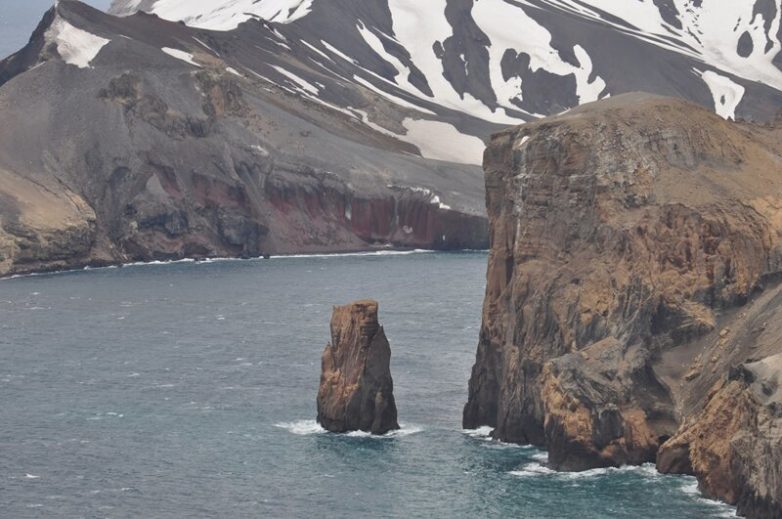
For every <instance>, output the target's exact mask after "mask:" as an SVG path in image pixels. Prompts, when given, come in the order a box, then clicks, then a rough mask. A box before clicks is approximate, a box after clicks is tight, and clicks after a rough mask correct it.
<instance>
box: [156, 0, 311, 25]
mask: <svg viewBox="0 0 782 519" xmlns="http://www.w3.org/2000/svg"><path fill="white" fill-rule="evenodd" d="M312 2H313V0H222V1H218V2H215V0H158V1H157V2H156V3H155V4H154V7H153V8H152V13H153V14H156V15H158V16H159V17H161V18H164V19H166V20H173V21H182V22H184V23H185V24H186V25H190V26H191V27H198V28H199V29H210V30H213V31H230V30H233V29H236V28H237V27H238V26H239V24H241V23H243V22H246V21H247V20H251V19H253V18H261V19H263V20H267V21H270V22H276V23H290V22H293V21H295V20H298V19H300V18H303V17H305V16H307V15H308V14H309V13H310V11H311V10H312Z"/></svg>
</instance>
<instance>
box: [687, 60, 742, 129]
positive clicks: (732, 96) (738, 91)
mask: <svg viewBox="0 0 782 519" xmlns="http://www.w3.org/2000/svg"><path fill="white" fill-rule="evenodd" d="M694 72H695V73H696V74H697V75H699V76H700V77H701V78H702V79H703V81H704V82H705V83H706V84H707V85H708V87H709V90H710V91H711V95H712V97H713V98H714V110H715V111H716V112H717V114H718V115H719V116H720V117H724V118H725V119H735V118H736V107H738V105H739V103H740V102H741V100H742V98H743V97H744V92H745V88H744V87H743V86H741V85H739V84H738V83H736V82H734V81H733V80H732V79H730V78H729V77H727V76H723V75H720V74H717V73H716V72H714V71H713V70H707V71H705V72H703V71H700V70H695V71H694Z"/></svg>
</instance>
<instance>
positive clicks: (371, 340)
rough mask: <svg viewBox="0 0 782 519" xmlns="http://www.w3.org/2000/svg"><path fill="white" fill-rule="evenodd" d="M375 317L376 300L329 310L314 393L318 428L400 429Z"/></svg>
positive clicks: (383, 338)
mask: <svg viewBox="0 0 782 519" xmlns="http://www.w3.org/2000/svg"><path fill="white" fill-rule="evenodd" d="M377 313H378V304H377V302H375V301H357V302H354V303H352V304H349V305H345V306H337V307H334V313H333V315H332V317H331V344H329V345H328V346H326V349H325V350H324V352H323V357H322V371H321V377H320V388H319V389H318V423H319V424H321V425H322V426H323V427H324V428H325V429H327V430H329V431H331V432H348V431H366V432H371V433H372V434H385V433H387V432H388V431H391V430H394V429H399V423H397V412H396V402H395V401H394V382H393V379H392V378H391V369H390V362H391V348H390V346H389V344H388V340H387V339H386V334H385V332H384V331H383V327H382V326H380V323H379V321H378V316H377Z"/></svg>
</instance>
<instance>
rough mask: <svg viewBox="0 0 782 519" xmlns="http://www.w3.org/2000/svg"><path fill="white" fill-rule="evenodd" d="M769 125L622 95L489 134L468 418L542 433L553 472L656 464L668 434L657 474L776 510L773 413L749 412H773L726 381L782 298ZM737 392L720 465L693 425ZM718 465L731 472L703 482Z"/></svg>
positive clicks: (776, 152) (779, 176)
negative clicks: (686, 478) (742, 409)
mask: <svg viewBox="0 0 782 519" xmlns="http://www.w3.org/2000/svg"><path fill="white" fill-rule="evenodd" d="M780 133H781V132H778V131H777V130H775V129H774V128H770V127H768V128H767V127H762V128H761V127H758V126H752V125H746V124H737V123H731V122H728V121H724V120H722V119H720V118H719V117H717V116H715V115H713V114H712V113H710V112H708V111H706V110H704V109H702V108H700V107H697V106H695V105H692V104H689V103H687V102H684V101H680V100H674V99H667V98H660V97H655V96H649V95H646V94H628V95H624V96H618V97H616V98H612V99H611V100H607V101H603V102H600V103H595V104H592V105H585V106H583V107H581V108H578V109H575V110H572V111H570V112H568V113H566V114H564V115H561V116H557V117H552V118H548V119H544V120H541V121H539V122H536V123H530V124H527V125H523V126H520V127H518V128H515V129H512V130H508V131H505V132H503V133H500V134H497V135H495V136H494V137H493V139H492V142H491V144H490V146H489V148H488V150H487V152H486V154H485V158H484V168H485V172H486V187H487V205H488V213H489V222H490V241H491V252H490V256H489V268H488V275H487V276H488V277H487V289H486V299H485V302H484V311H483V324H482V328H481V335H480V343H479V346H478V352H477V358H476V363H475V366H474V368H473V372H472V377H471V380H470V384H469V400H468V402H467V405H466V406H465V409H464V426H465V427H467V428H474V427H477V426H481V425H488V426H492V427H494V428H495V429H494V433H493V434H494V436H495V437H497V438H499V439H502V440H506V441H513V442H520V443H534V444H538V445H543V446H546V447H547V448H548V449H549V457H550V461H551V464H552V465H553V467H554V468H557V469H563V470H583V469H588V468H592V467H600V466H618V465H622V464H635V463H643V462H655V461H656V459H657V456H658V451H659V450H660V447H661V445H662V444H663V443H665V442H666V441H667V442H668V443H666V445H667V447H666V448H665V449H663V451H662V452H663V453H665V456H664V465H666V470H667V471H679V472H686V473H690V474H694V475H696V476H698V478H699V480H700V481H701V487H702V489H703V490H704V491H705V492H707V493H708V494H709V495H712V496H714V497H718V498H721V499H724V500H726V501H728V502H731V503H738V504H739V506H740V508H741V510H742V512H743V513H746V514H747V515H748V516H750V517H763V518H765V517H772V516H779V514H782V498H781V497H780V493H782V478H780V477H779V473H778V471H779V469H778V467H779V466H780V461H782V459H780V455H779V448H778V445H779V444H778V441H777V445H776V447H773V445H772V442H771V441H770V440H768V438H770V437H771V433H770V432H768V431H770V430H774V429H773V427H771V428H770V429H768V427H769V426H763V427H760V429H762V430H761V431H760V432H759V427H758V426H755V425H752V423H754V422H753V420H754V418H752V417H757V416H764V417H766V418H768V420H773V421H774V423H777V421H778V420H779V414H778V413H777V414H776V415H775V414H774V413H775V412H776V411H774V410H773V409H771V408H769V407H768V406H769V405H770V404H768V403H766V402H763V401H761V400H760V399H758V398H757V397H756V395H755V393H752V395H755V396H752V395H750V390H749V389H742V388H743V386H742V388H737V387H734V386H735V385H736V384H737V383H728V382H726V381H727V380H729V378H730V377H731V373H733V372H734V371H735V369H736V367H737V366H739V365H741V364H742V363H745V362H747V361H748V360H753V359H754V360H758V359H763V358H766V357H769V356H771V355H774V354H777V353H779V352H780V351H782V328H780V327H776V326H775V327H774V328H773V329H772V328H771V327H770V325H769V324H768V323H771V322H775V321H779V320H780V319H779V317H780V315H779V314H782V305H773V304H772V303H771V301H772V300H773V301H776V299H775V294H776V293H777V292H778V290H779V285H778V281H777V280H778V274H779V273H780V272H782V238H781V236H782V168H780V164H782V153H780V150H782V146H781V145H780V137H781V135H780ZM770 365H773V366H775V367H774V368H773V369H772V368H768V369H769V370H771V371H772V372H773V373H771V374H768V373H767V374H766V376H765V377H766V378H767V379H774V380H776V378H774V377H777V376H781V375H780V374H779V373H778V372H779V369H777V368H779V365H778V363H770ZM774 370H776V371H774ZM726 384H727V385H726ZM723 386H725V387H723ZM720 388H722V389H720ZM714 391H717V392H718V393H717V394H718V396H714V395H713V393H714ZM720 394H724V395H725V396H724V397H721V396H719V395H720ZM739 398H743V399H745V400H747V401H752V402H755V404H753V405H754V408H753V409H752V410H747V411H746V415H742V416H736V417H735V420H733V423H734V427H733V429H732V432H733V433H734V434H733V436H730V437H729V438H728V439H726V440H725V441H726V442H727V443H729V444H730V449H733V450H732V451H731V452H733V455H732V456H730V458H729V459H730V466H727V465H726V464H725V463H723V464H720V466H719V467H717V468H714V467H711V466H710V465H709V464H708V463H705V462H704V461H703V460H704V459H705V458H708V457H709V454H708V453H706V452H705V451H706V450H707V449H708V447H702V446H701V445H700V443H703V442H700V443H699V442H693V441H691V440H689V438H691V437H692V436H693V434H695V435H696V436H697V434H696V433H693V432H692V431H697V430H698V427H699V426H698V424H708V423H710V420H715V418H714V417H713V414H714V413H721V412H722V413H724V412H725V411H726V410H731V409H732V407H730V406H728V407H726V406H724V405H721V404H720V402H726V401H731V399H732V400H733V401H735V400H736V399H739ZM715 399H716V400H715ZM753 399H754V400H753ZM772 407H773V405H772ZM774 409H777V408H774ZM774 416H776V418H773V417H774ZM764 419H765V418H764ZM764 427H765V428H764ZM682 437H683V438H684V439H680V438H682ZM714 448H715V449H717V451H719V449H720V447H714ZM698 449H700V450H698ZM728 450H729V448H728V447H724V449H723V451H724V452H727V451H728ZM759 452H764V453H767V456H766V458H764V457H762V456H757V455H756V454H757V453H759ZM661 456H662V454H661ZM726 463H727V462H726ZM773 467H777V468H773ZM716 470H721V471H722V472H721V473H720V474H724V473H730V474H732V475H733V479H731V480H729V481H728V482H725V483H722V484H718V485H714V484H711V483H710V481H712V480H713V479H714V478H718V477H721V476H715V475H714V474H715V473H714V471H716ZM769 510H771V511H773V513H772V512H764V511H769ZM769 513H771V515H769ZM774 514H776V515H774Z"/></svg>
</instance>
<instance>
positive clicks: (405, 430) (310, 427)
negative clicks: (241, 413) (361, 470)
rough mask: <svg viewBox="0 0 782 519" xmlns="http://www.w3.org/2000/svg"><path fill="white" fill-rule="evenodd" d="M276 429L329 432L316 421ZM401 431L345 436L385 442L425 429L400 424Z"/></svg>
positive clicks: (299, 432)
mask: <svg viewBox="0 0 782 519" xmlns="http://www.w3.org/2000/svg"><path fill="white" fill-rule="evenodd" d="M274 427H277V428H279V429H285V430H286V431H288V432H290V433H292V434H295V435H297V436H310V435H313V434H326V433H328V431H327V430H326V429H324V428H323V427H321V426H320V424H319V423H318V422H317V421H316V420H296V421H295V422H280V423H276V424H274ZM399 427H400V428H399V429H397V430H395V431H389V432H387V433H386V434H383V435H377V434H371V433H368V432H364V431H352V432H349V433H345V434H344V435H343V436H345V437H348V438H372V439H376V440H383V439H388V438H398V437H402V436H410V435H411V434H417V433H419V432H421V431H423V430H424V428H423V427H420V426H417V425H408V424H399Z"/></svg>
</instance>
